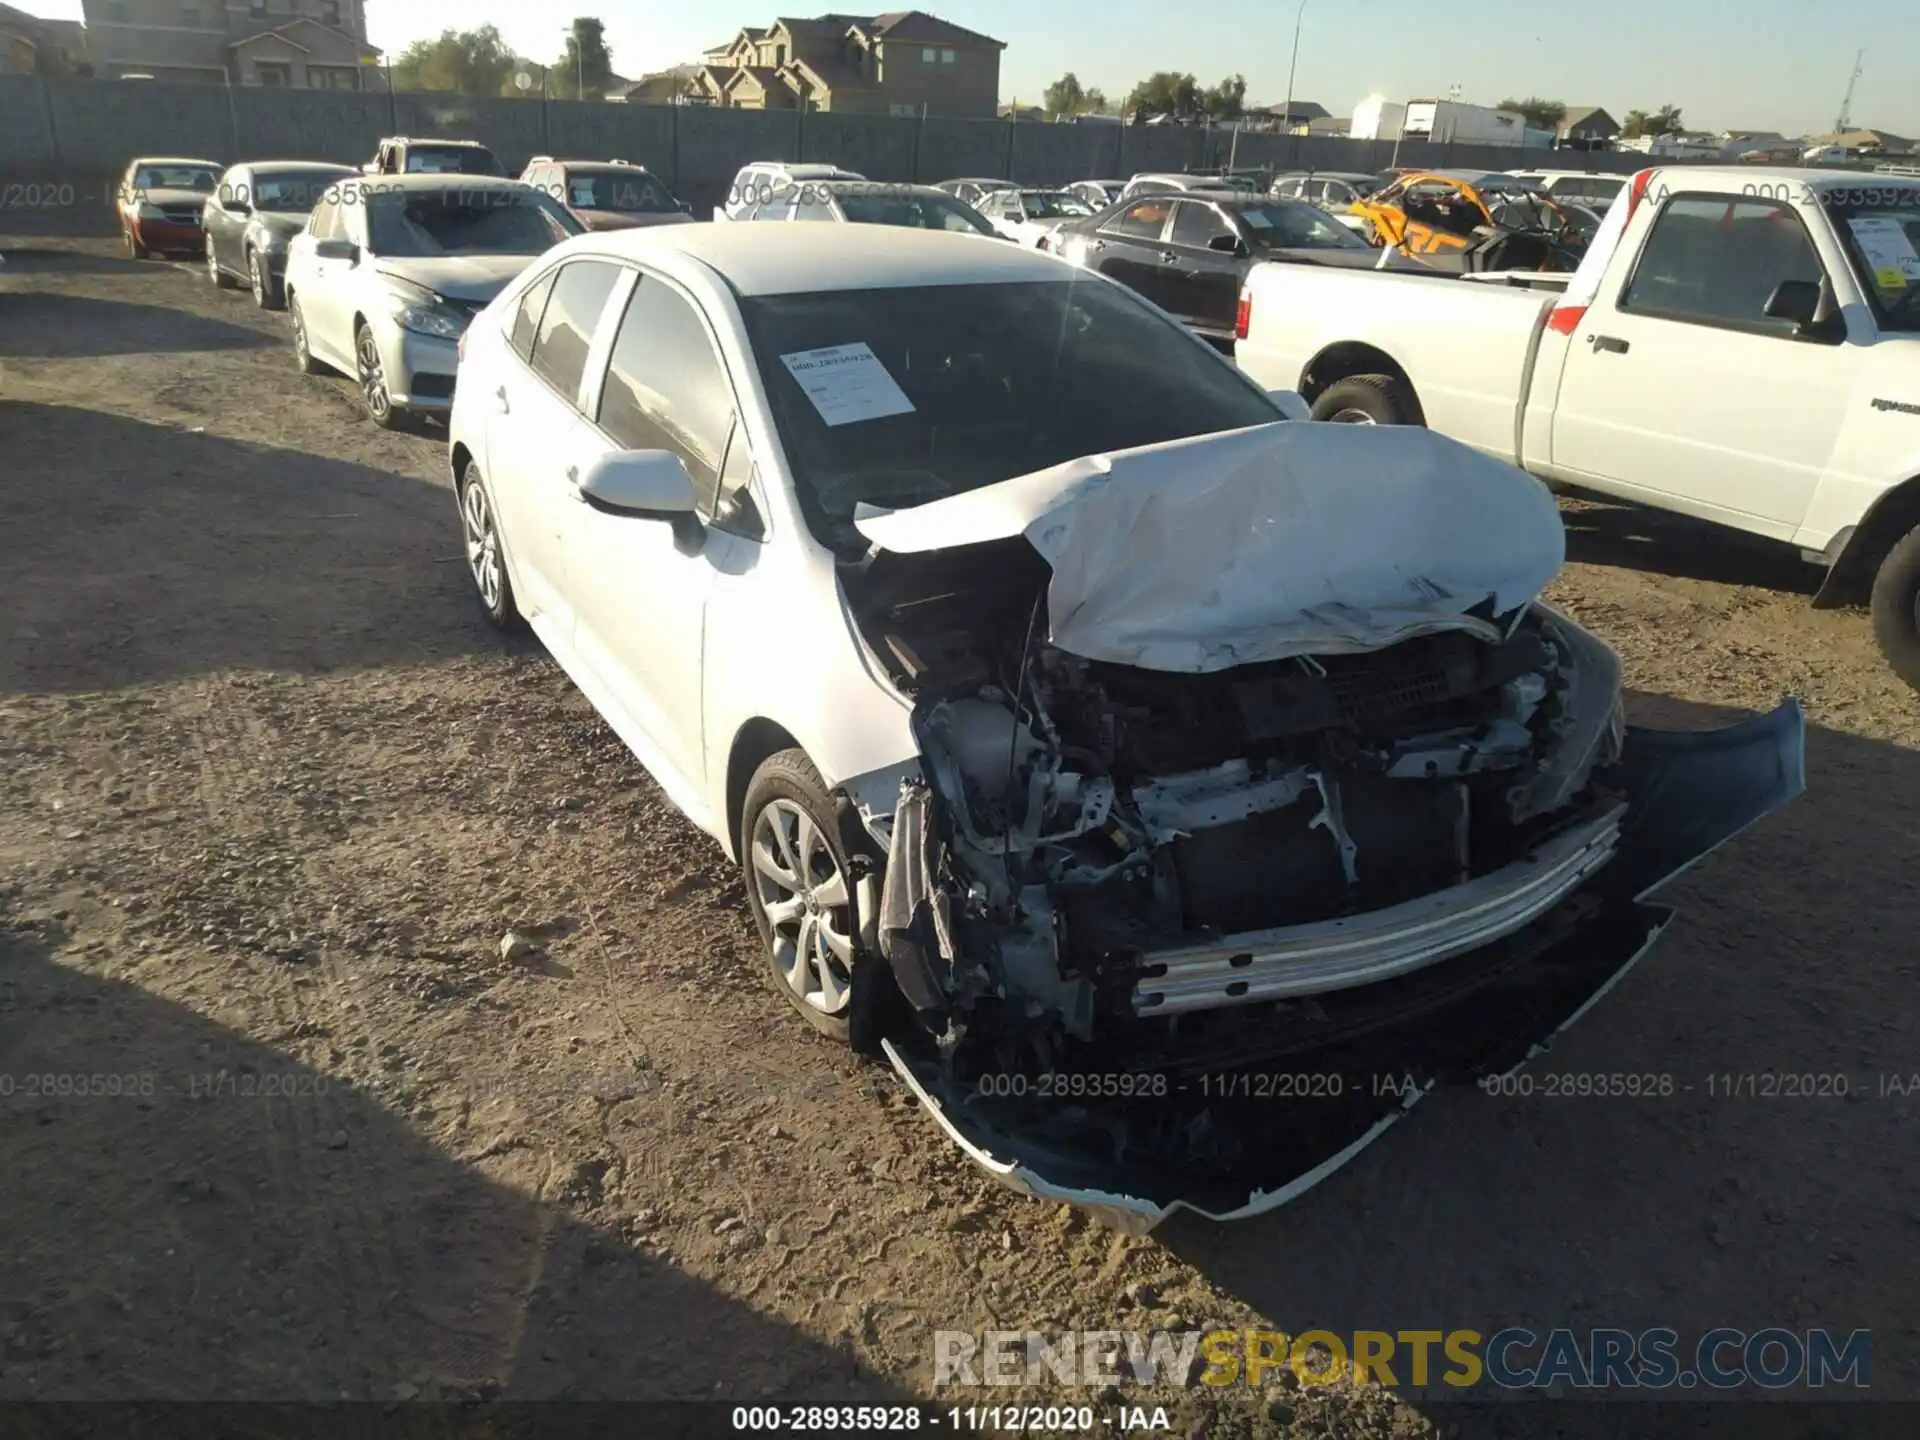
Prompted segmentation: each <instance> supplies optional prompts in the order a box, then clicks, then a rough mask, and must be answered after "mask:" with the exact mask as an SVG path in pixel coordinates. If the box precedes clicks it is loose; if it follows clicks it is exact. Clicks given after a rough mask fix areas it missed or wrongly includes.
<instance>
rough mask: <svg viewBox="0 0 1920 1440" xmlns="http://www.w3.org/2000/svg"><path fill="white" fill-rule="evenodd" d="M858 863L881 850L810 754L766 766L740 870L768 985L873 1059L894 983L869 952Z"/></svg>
mask: <svg viewBox="0 0 1920 1440" xmlns="http://www.w3.org/2000/svg"><path fill="white" fill-rule="evenodd" d="M856 856H859V857H862V859H863V860H864V861H866V862H869V863H871V862H872V861H873V860H874V859H875V858H876V854H875V848H874V846H873V843H872V842H871V840H869V839H868V837H867V835H866V832H865V830H864V829H863V827H862V826H861V824H860V819H859V817H858V816H857V815H856V814H855V813H854V810H853V807H852V805H851V804H849V803H848V802H847V801H846V800H845V799H844V798H843V797H838V796H833V795H829V794H828V793H827V788H826V785H825V783H824V782H822V780H821V779H820V772H819V771H818V770H816V769H815V768H814V765H813V761H811V760H809V759H808V758H807V754H806V752H805V751H804V750H782V751H780V752H779V753H777V754H775V755H770V756H769V757H767V759H766V760H764V761H762V762H761V764H760V768H759V769H758V770H756V771H754V772H753V779H752V780H750V781H749V782H748V783H747V797H746V802H745V803H744V804H743V805H742V806H741V810H740V862H741V868H742V870H743V871H745V873H746V879H747V903H748V905H749V906H750V908H751V909H752V910H753V919H754V924H755V925H756V926H757V927H758V928H759V931H760V954H761V957H762V964H763V966H764V967H765V974H766V977H767V979H768V981H769V983H771V984H772V986H773V988H774V989H775V990H776V991H777V992H778V993H779V994H780V995H781V996H782V998H784V999H785V1000H786V1002H787V1003H788V1004H789V1005H791V1006H793V1008H794V1009H795V1010H797V1011H798V1012H799V1013H800V1016H801V1018H802V1019H804V1020H805V1021H806V1022H807V1024H808V1025H810V1026H811V1027H812V1028H813V1029H815V1030H817V1031H818V1032H819V1033H820V1034H822V1035H825V1036H826V1037H828V1038H829V1039H831V1040H837V1041H839V1042H840V1043H841V1044H843V1045H852V1046H853V1047H854V1048H855V1049H858V1050H863V1051H870V1050H873V1049H877V1048H878V1039H879V1035H878V1032H879V1030H880V1028H881V1025H882V1021H881V1020H880V1018H879V1017H881V1016H882V1015H883V1014H884V1013H885V1010H886V1006H885V1005H884V1003H883V997H884V995H885V992H886V990H887V989H888V987H891V986H892V985H893V977H892V976H891V975H890V974H885V973H882V972H883V970H884V966H883V965H882V964H881V962H880V961H878V960H876V959H873V958H871V957H866V956H863V955H861V953H860V949H859V937H858V935H857V933H856V932H855V929H854V926H855V923H856V922H855V917H856V916H857V914H858V910H859V907H858V906H857V905H856V904H855V903H854V897H855V880H854V877H853V867H852V863H851V862H852V860H853V858H854V857H856Z"/></svg>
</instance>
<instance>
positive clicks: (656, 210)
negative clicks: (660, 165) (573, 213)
mask: <svg viewBox="0 0 1920 1440" xmlns="http://www.w3.org/2000/svg"><path fill="white" fill-rule="evenodd" d="M567 203H568V204H569V205H571V206H573V208H574V209H576V210H612V211H616V212H618V213H619V214H622V215H666V214H670V213H671V212H673V211H676V210H678V209H679V208H680V202H679V201H677V200H675V199H674V198H673V196H672V195H671V194H669V193H668V191H667V187H666V186H664V185H662V184H661V183H660V182H659V181H658V180H656V179H654V178H653V176H651V175H649V174H647V173H646V172H645V171H621V170H585V171H583V170H569V171H568V172H567Z"/></svg>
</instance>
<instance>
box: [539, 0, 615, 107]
mask: <svg viewBox="0 0 1920 1440" xmlns="http://www.w3.org/2000/svg"><path fill="white" fill-rule="evenodd" d="M553 69H554V77H553V78H554V79H555V80H556V81H558V82H559V89H558V90H557V91H555V93H556V94H559V95H572V96H573V98H574V99H576V100H601V99H605V98H606V94H607V91H608V90H610V89H611V88H612V87H613V52H612V51H610V50H608V49H607V27H606V26H604V25H602V24H601V23H600V22H599V21H598V20H596V19H594V18H593V17H592V16H591V15H581V16H577V17H575V19H574V22H573V33H572V34H571V35H569V36H567V52H566V54H564V55H562V56H561V57H560V58H559V59H558V60H556V61H554V62H553Z"/></svg>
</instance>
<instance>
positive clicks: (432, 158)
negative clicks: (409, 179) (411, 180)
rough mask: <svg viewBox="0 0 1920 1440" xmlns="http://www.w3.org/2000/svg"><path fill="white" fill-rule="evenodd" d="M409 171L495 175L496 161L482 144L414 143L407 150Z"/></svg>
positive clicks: (496, 173) (497, 166)
mask: <svg viewBox="0 0 1920 1440" xmlns="http://www.w3.org/2000/svg"><path fill="white" fill-rule="evenodd" d="M407 173H408V174H409V175H498V174H499V173H500V162H499V161H498V160H497V159H495V158H494V154H493V151H491V150H489V149H487V148H486V147H485V146H482V145H415V146H413V147H412V148H411V149H409V150H408V151H407Z"/></svg>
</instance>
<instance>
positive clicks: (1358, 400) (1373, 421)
mask: <svg viewBox="0 0 1920 1440" xmlns="http://www.w3.org/2000/svg"><path fill="white" fill-rule="evenodd" d="M1313 418H1314V419H1316V420H1323V421H1328V422H1330V423H1332V424H1335V425H1419V424H1422V423H1424V422H1423V421H1422V420H1421V418H1420V402H1419V401H1417V400H1415V399H1414V397H1413V387H1412V386H1410V385H1408V384H1407V382H1406V381H1404V380H1402V379H1401V378H1400V377H1399V376H1397V375H1350V376H1348V377H1347V378H1346V379H1345V380H1336V381H1335V382H1334V383H1333V384H1331V385H1329V386H1328V387H1327V388H1326V389H1325V390H1323V391H1321V392H1320V398H1319V399H1317V400H1315V401H1314V402H1313Z"/></svg>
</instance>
